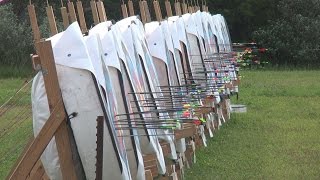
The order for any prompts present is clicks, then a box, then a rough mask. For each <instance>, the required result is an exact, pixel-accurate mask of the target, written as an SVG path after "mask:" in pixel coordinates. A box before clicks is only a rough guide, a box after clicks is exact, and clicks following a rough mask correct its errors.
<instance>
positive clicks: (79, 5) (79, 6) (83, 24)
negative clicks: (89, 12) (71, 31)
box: [76, 1, 88, 33]
mask: <svg viewBox="0 0 320 180" xmlns="http://www.w3.org/2000/svg"><path fill="white" fill-rule="evenodd" d="M76 5H77V11H78V17H79V23H80V28H81V32H82V33H86V32H88V29H87V23H86V19H85V18H84V13H83V7H82V2H81V1H77V3H76Z"/></svg>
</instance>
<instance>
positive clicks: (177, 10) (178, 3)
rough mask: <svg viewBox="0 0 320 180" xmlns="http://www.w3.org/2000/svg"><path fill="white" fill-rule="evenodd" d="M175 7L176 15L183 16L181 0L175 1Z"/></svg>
mask: <svg viewBox="0 0 320 180" xmlns="http://www.w3.org/2000/svg"><path fill="white" fill-rule="evenodd" d="M174 9H175V12H176V16H181V15H182V12H181V4H180V2H179V1H178V2H176V3H174Z"/></svg>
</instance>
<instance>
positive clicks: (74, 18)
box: [68, 1, 77, 23]
mask: <svg viewBox="0 0 320 180" xmlns="http://www.w3.org/2000/svg"><path fill="white" fill-rule="evenodd" d="M68 10H69V18H70V22H71V23H73V22H75V21H77V15H76V11H75V9H74V5H73V2H70V1H69V2H68Z"/></svg>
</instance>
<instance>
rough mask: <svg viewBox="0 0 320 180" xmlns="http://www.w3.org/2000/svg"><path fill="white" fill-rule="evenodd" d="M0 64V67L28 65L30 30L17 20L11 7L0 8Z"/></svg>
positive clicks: (30, 45)
mask: <svg viewBox="0 0 320 180" xmlns="http://www.w3.org/2000/svg"><path fill="white" fill-rule="evenodd" d="M0 14H1V19H0V42H1V43H0V63H1V65H2V66H3V65H14V66H18V65H19V66H20V67H23V66H26V65H28V64H29V65H30V62H29V61H30V58H29V56H28V55H29V54H30V53H31V52H32V40H31V37H32V36H31V29H30V28H29V26H28V25H27V24H26V23H25V22H21V21H19V20H18V18H17V16H16V15H15V14H14V13H13V11H12V5H11V4H7V5H3V6H0Z"/></svg>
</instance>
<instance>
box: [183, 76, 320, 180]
mask: <svg viewBox="0 0 320 180" xmlns="http://www.w3.org/2000/svg"><path fill="white" fill-rule="evenodd" d="M319 73H320V71H243V72H242V73H241V74H242V75H243V78H242V81H241V86H240V88H241V89H240V96H239V101H236V100H235V99H233V100H232V103H235V104H245V105H247V108H248V112H247V113H245V114H232V117H231V120H230V121H229V122H228V123H227V124H225V125H224V126H223V127H222V129H220V130H219V131H218V132H217V133H216V134H215V135H214V137H213V139H208V140H209V142H208V143H207V144H208V147H207V148H203V149H200V150H198V151H197V163H196V164H195V165H194V166H192V168H191V169H188V170H187V172H186V180H204V179H319V178H320V167H319V163H320V159H319V156H320V143H319V128H320V124H319V120H318V119H319V118H318V117H319V116H320V104H319V101H320V96H319V95H320V84H319V83H318V81H319Z"/></svg>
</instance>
